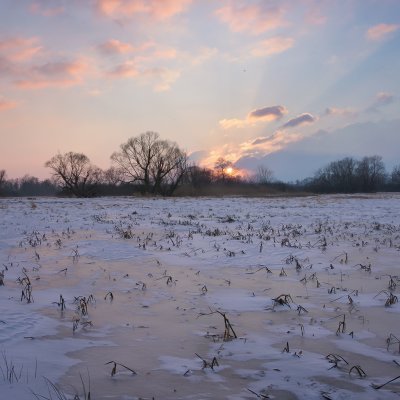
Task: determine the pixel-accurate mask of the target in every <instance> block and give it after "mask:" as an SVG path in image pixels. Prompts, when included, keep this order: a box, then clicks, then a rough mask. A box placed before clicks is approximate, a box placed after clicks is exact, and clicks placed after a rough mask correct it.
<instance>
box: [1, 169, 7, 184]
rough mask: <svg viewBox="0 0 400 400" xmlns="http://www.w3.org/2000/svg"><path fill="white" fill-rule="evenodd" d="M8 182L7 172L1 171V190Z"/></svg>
mask: <svg viewBox="0 0 400 400" xmlns="http://www.w3.org/2000/svg"><path fill="white" fill-rule="evenodd" d="M5 181H6V171H5V170H4V169H0V188H1V187H2V186H3V185H4V183H5Z"/></svg>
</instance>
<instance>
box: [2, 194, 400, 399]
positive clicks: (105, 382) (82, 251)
mask: <svg viewBox="0 0 400 400" xmlns="http://www.w3.org/2000/svg"><path fill="white" fill-rule="evenodd" d="M399 251H400V196H399V195H392V194H390V195H386V194H378V195H371V196H321V197H303V198H289V199H288V198H273V199H253V198H225V199H207V198H202V199H136V198H102V199H85V200H81V199H47V198H46V199H40V198H37V199H1V200H0V272H1V271H3V273H2V274H1V275H0V283H1V281H3V282H4V285H3V286H0V352H1V354H0V367H1V370H0V399H22V400H25V399H34V398H40V399H43V398H52V399H58V398H60V396H61V395H57V394H56V393H55V391H54V389H53V388H52V383H54V384H55V383H56V384H57V386H58V387H61V388H62V391H63V394H64V395H65V396H66V398H71V399H72V398H73V397H74V395H79V396H80V398H81V399H83V398H84V395H85V394H84V390H86V392H88V390H89V385H90V392H91V399H139V398H141V399H152V398H155V399H231V400H239V399H257V398H258V399H265V398H271V399H398V398H400V379H399V380H395V381H393V382H392V383H389V384H387V385H385V386H383V387H381V388H380V389H376V388H374V387H373V385H382V384H384V383H386V382H388V381H389V380H391V379H393V378H396V377H398V376H399V375H400V355H399V350H400V349H399V341H398V339H397V338H400V322H399V313H400V305H399V303H398V302H397V296H398V294H399V288H400V280H399V268H400V263H399V260H400V258H399V255H400V253H399ZM60 295H61V296H62V298H61V297H60ZM63 300H64V301H65V308H64V303H63ZM224 315H225V317H226V318H227V320H226V321H225V322H226V325H225V322H224ZM224 336H225V337H224ZM213 360H214V362H213ZM110 361H113V362H116V363H117V365H115V364H114V363H113V362H112V363H109V362H110ZM215 362H217V364H216V363H215ZM107 363H109V364H107ZM121 364H122V366H121ZM114 366H115V367H116V368H115V370H114V371H113V367H114ZM124 366H125V367H128V368H129V369H127V368H125V367H124ZM132 371H134V372H135V373H133V372H132ZM113 372H114V374H113ZM364 373H365V374H364ZM89 381H90V382H89ZM82 382H83V383H82ZM375 387H376V386H375ZM86 394H87V393H86Z"/></svg>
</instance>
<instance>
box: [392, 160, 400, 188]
mask: <svg viewBox="0 0 400 400" xmlns="http://www.w3.org/2000/svg"><path fill="white" fill-rule="evenodd" d="M391 178H392V183H393V184H395V185H400V164H399V165H396V166H394V167H393V171H392V174H391Z"/></svg>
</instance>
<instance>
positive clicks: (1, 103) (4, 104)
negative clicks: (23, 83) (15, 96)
mask: <svg viewBox="0 0 400 400" xmlns="http://www.w3.org/2000/svg"><path fill="white" fill-rule="evenodd" d="M15 107H17V103H16V102H15V101H11V100H6V99H2V98H0V111H5V110H11V109H13V108H15Z"/></svg>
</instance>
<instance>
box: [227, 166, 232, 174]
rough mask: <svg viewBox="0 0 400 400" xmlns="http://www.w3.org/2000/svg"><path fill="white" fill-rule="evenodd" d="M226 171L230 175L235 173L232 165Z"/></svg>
mask: <svg viewBox="0 0 400 400" xmlns="http://www.w3.org/2000/svg"><path fill="white" fill-rule="evenodd" d="M226 173H227V174H228V175H233V168H232V167H228V168H227V169H226Z"/></svg>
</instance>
